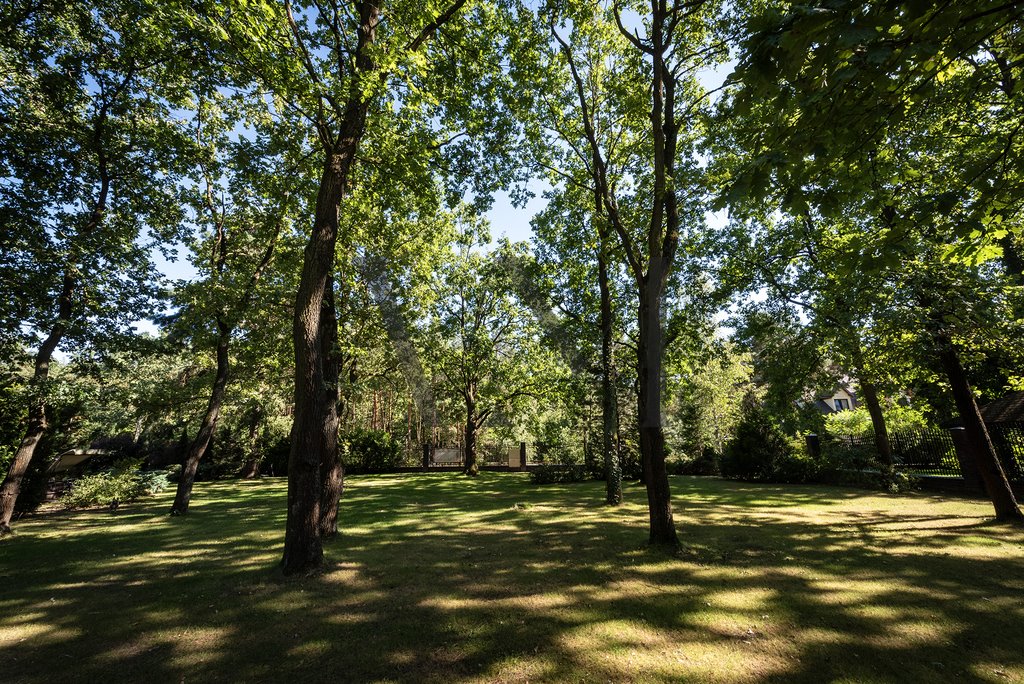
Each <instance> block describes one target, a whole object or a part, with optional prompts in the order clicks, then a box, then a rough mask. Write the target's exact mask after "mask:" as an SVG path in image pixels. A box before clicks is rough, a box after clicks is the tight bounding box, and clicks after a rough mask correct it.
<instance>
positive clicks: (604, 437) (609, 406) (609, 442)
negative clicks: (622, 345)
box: [597, 254, 622, 506]
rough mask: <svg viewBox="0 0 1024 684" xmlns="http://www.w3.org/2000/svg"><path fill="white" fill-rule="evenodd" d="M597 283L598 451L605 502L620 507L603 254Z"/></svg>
mask: <svg viewBox="0 0 1024 684" xmlns="http://www.w3.org/2000/svg"><path fill="white" fill-rule="evenodd" d="M597 280H598V285H599V286H600V289H601V448H602V450H603V451H604V473H605V502H606V503H607V504H609V505H610V506H617V505H619V504H620V503H622V464H621V463H620V462H619V444H618V440H617V439H616V437H617V433H616V428H617V425H618V422H619V419H618V415H617V414H618V400H617V399H618V398H617V396H616V393H615V359H614V357H613V350H612V343H613V332H614V319H613V317H612V297H611V289H610V288H609V286H608V264H607V262H606V261H605V258H604V255H603V254H598V258H597Z"/></svg>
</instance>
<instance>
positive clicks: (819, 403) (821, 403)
mask: <svg viewBox="0 0 1024 684" xmlns="http://www.w3.org/2000/svg"><path fill="white" fill-rule="evenodd" d="M857 403H858V402H857V395H856V393H854V391H853V386H852V384H851V383H850V382H849V381H847V382H842V383H840V384H839V385H837V386H836V388H835V389H834V390H833V391H832V393H831V394H828V395H819V396H817V397H815V399H814V405H815V406H816V407H817V408H818V410H819V411H821V412H822V413H824V414H826V415H827V414H829V413H839V412H840V411H849V410H850V409H855V408H857Z"/></svg>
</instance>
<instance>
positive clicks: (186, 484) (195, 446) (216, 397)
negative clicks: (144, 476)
mask: <svg viewBox="0 0 1024 684" xmlns="http://www.w3.org/2000/svg"><path fill="white" fill-rule="evenodd" d="M217 332H218V337H217V375H216V377H215V378H214V380H213V390H212V391H211V392H210V401H209V402H208V403H207V405H206V414H205V415H204V416H203V422H202V424H201V425H200V426H199V433H198V434H197V435H196V438H195V439H194V440H193V441H192V444H191V445H189V448H188V454H187V455H186V456H185V463H184V465H183V466H182V468H181V477H180V478H179V479H178V489H177V492H176V493H175V495H174V503H173V504H171V515H186V514H187V513H188V505H189V502H190V501H191V499H192V485H193V484H194V483H195V481H196V471H197V470H198V469H199V461H200V460H201V459H202V458H203V455H205V454H206V449H207V448H208V447H209V446H210V440H212V439H213V433H214V432H216V430H217V421H218V420H219V419H220V409H221V406H223V405H224V393H225V389H226V388H227V384H228V370H229V365H228V345H229V344H230V342H231V328H230V327H229V326H228V324H227V323H225V322H224V319H223V318H222V317H220V316H218V317H217Z"/></svg>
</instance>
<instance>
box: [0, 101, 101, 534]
mask: <svg viewBox="0 0 1024 684" xmlns="http://www.w3.org/2000/svg"><path fill="white" fill-rule="evenodd" d="M106 112H107V107H106V105H104V106H103V107H102V109H101V111H100V118H99V119H98V120H97V122H96V128H95V131H94V139H95V140H96V141H97V142H101V141H102V139H103V127H104V125H105V123H106ZM97 166H98V170H99V177H100V187H99V193H98V194H97V195H96V202H95V203H94V204H93V206H92V210H91V211H90V213H89V220H88V221H87V222H86V224H85V226H84V227H83V228H82V231H81V233H80V235H81V236H82V237H87V236H89V235H91V234H92V233H93V232H95V231H96V229H98V228H99V227H100V225H101V224H102V223H103V216H104V214H105V213H106V211H107V199H108V197H109V196H110V183H111V178H110V173H109V170H108V168H107V167H108V164H107V155H106V153H105V151H104V149H103V147H102V145H100V147H99V149H98V162H97ZM78 273H79V271H78V264H77V260H76V259H74V258H69V259H68V261H67V262H66V264H65V266H64V276H63V278H62V279H61V288H60V295H59V296H58V297H57V321H56V322H55V323H54V324H53V328H51V329H50V334H49V335H47V336H46V339H45V340H43V343H42V344H41V345H39V351H37V352H36V360H35V368H34V370H33V373H32V386H33V388H34V389H35V391H37V392H39V395H38V396H37V397H36V398H34V399H33V400H32V404H31V406H30V407H29V411H28V421H27V424H26V426H25V436H24V437H23V438H22V440H21V444H19V445H18V450H17V451H16V452H15V454H14V459H13V460H12V461H11V465H10V467H9V468H8V470H7V475H6V477H4V481H3V484H0V537H2V536H3V535H5V534H8V533H10V531H11V519H12V518H13V517H14V505H15V503H16V502H17V500H18V494H20V493H21V481H22V480H23V479H24V477H25V473H26V472H28V467H29V464H31V463H32V457H33V456H34V455H35V453H36V447H38V446H39V442H40V441H41V440H42V438H43V436H44V435H45V434H46V429H47V427H48V426H47V421H46V380H47V379H48V378H49V375H50V361H51V360H52V359H53V352H54V351H55V350H56V349H57V345H58V344H60V341H61V340H62V339H63V338H64V333H65V332H66V330H67V325H68V323H69V322H70V321H71V315H72V313H73V308H74V294H75V289H76V288H77V287H78Z"/></svg>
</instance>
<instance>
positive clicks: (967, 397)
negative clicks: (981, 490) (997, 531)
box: [937, 335, 1024, 525]
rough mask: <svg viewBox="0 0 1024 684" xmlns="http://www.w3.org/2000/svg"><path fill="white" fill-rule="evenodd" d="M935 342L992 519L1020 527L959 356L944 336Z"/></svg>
mask: <svg viewBox="0 0 1024 684" xmlns="http://www.w3.org/2000/svg"><path fill="white" fill-rule="evenodd" d="M937 342H938V344H937V347H938V354H939V361H940V363H941V364H942V369H943V371H944V372H945V374H946V377H947V379H948V380H949V384H950V387H951V388H952V390H953V399H954V400H955V401H956V408H957V412H958V413H959V414H960V420H961V421H962V422H963V424H964V432H965V433H966V436H967V440H968V442H969V443H970V445H971V450H972V451H973V452H974V457H975V460H976V461H977V465H978V472H979V473H980V474H981V479H982V481H983V482H984V483H985V490H986V491H987V492H988V496H989V498H990V499H991V500H992V506H993V507H994V508H995V512H996V520H999V521H1001V522H1013V523H1016V524H1018V525H1022V524H1024V514H1022V513H1021V510H1020V506H1018V505H1017V499H1016V498H1015V497H1014V495H1013V489H1011V488H1010V483H1009V481H1008V480H1007V479H1006V473H1005V472H1004V471H1003V466H1002V465H1001V464H1000V463H999V457H998V455H997V454H996V450H995V448H994V447H993V446H992V440H991V438H990V437H989V434H988V429H987V428H986V427H985V421H984V420H983V419H982V417H981V411H979V410H978V403H977V401H975V399H974V392H973V391H972V390H971V383H970V381H969V380H968V378H967V373H966V372H965V371H964V367H963V364H961V362H960V356H959V355H958V354H957V350H956V348H955V347H954V345H953V341H952V340H951V339H949V337H948V336H947V335H941V336H939V337H938V339H937Z"/></svg>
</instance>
